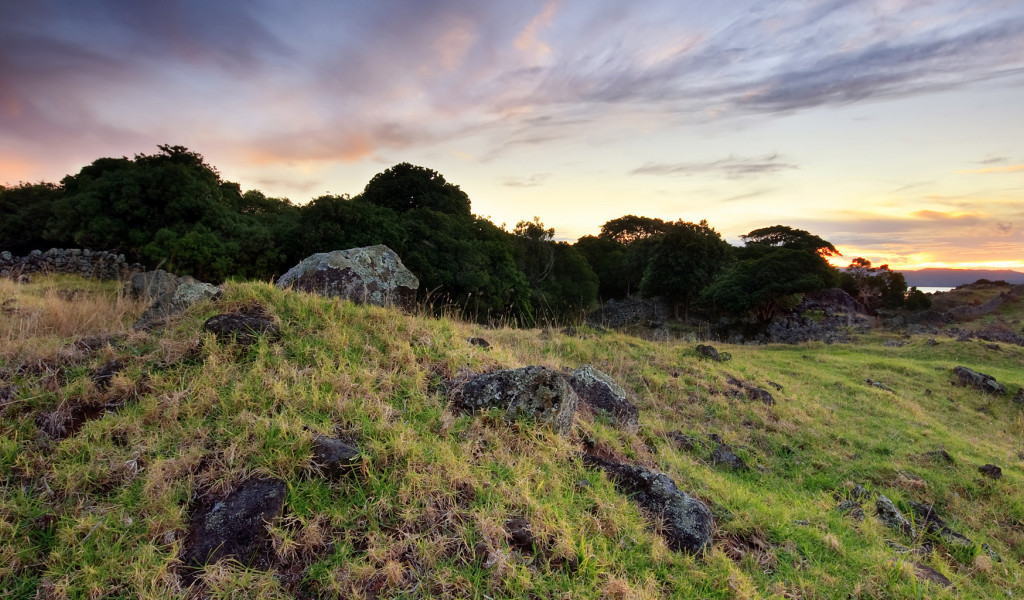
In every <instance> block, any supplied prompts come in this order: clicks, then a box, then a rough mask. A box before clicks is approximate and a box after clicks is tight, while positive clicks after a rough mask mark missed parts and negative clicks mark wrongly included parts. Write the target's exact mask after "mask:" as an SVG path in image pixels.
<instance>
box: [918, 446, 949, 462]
mask: <svg viewBox="0 0 1024 600" xmlns="http://www.w3.org/2000/svg"><path fill="white" fill-rule="evenodd" d="M924 455H925V458H928V459H931V460H934V461H938V462H944V463H946V464H950V465H952V464H955V463H956V461H955V460H953V457H952V456H951V455H950V454H949V452H946V451H945V450H943V449H942V448H939V449H938V450H932V451H930V452H925V453H924Z"/></svg>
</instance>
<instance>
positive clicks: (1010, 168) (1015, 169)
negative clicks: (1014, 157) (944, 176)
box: [960, 163, 1024, 174]
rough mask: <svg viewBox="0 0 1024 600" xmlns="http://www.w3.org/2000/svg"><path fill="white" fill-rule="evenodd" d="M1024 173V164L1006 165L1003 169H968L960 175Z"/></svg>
mask: <svg viewBox="0 0 1024 600" xmlns="http://www.w3.org/2000/svg"><path fill="white" fill-rule="evenodd" d="M1021 171H1024V163H1021V164H1019V165H1004V166H1001V167H986V168H984V169H968V170H966V171H960V173H977V174H991V173H1019V172H1021Z"/></svg>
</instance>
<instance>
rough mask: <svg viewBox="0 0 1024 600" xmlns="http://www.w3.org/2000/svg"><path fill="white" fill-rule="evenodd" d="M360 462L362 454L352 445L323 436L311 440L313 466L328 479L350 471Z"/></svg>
mask: <svg viewBox="0 0 1024 600" xmlns="http://www.w3.org/2000/svg"><path fill="white" fill-rule="evenodd" d="M361 460H362V453H361V452H360V451H359V448H357V447H355V446H353V445H352V444H349V443H347V442H344V441H342V440H339V439H337V438H332V437H327V436H325V435H318V436H316V437H315V438H313V464H314V465H315V466H316V467H317V468H318V469H320V471H321V472H322V473H323V474H324V475H327V476H328V477H338V476H340V475H342V474H344V473H347V472H350V471H352V470H353V469H355V467H356V466H357V465H358V464H359V463H360V462H361Z"/></svg>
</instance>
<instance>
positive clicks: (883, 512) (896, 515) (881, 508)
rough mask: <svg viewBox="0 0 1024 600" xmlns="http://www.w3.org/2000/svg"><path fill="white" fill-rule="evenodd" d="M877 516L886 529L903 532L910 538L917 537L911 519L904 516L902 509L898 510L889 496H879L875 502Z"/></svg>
mask: <svg viewBox="0 0 1024 600" xmlns="http://www.w3.org/2000/svg"><path fill="white" fill-rule="evenodd" d="M875 514H877V515H878V518H879V520H881V521H882V524H883V525H885V526H886V527H888V528H890V529H896V530H898V531H902V532H903V533H905V534H907V535H909V536H910V537H917V531H915V530H914V525H913V524H912V523H911V522H910V519H908V518H906V517H905V516H903V513H902V512H900V509H898V508H896V504H894V503H893V501H892V500H890V499H889V498H888V497H887V496H885V495H879V496H878V500H876V501H875Z"/></svg>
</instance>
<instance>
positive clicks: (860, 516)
mask: <svg viewBox="0 0 1024 600" xmlns="http://www.w3.org/2000/svg"><path fill="white" fill-rule="evenodd" d="M836 510H838V511H839V512H841V513H844V514H846V515H848V516H850V517H852V518H853V519H854V520H855V521H863V520H864V508H863V507H862V506H861V505H860V502H857V501H856V500H846V501H845V502H840V503H839V505H838V506H836Z"/></svg>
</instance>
